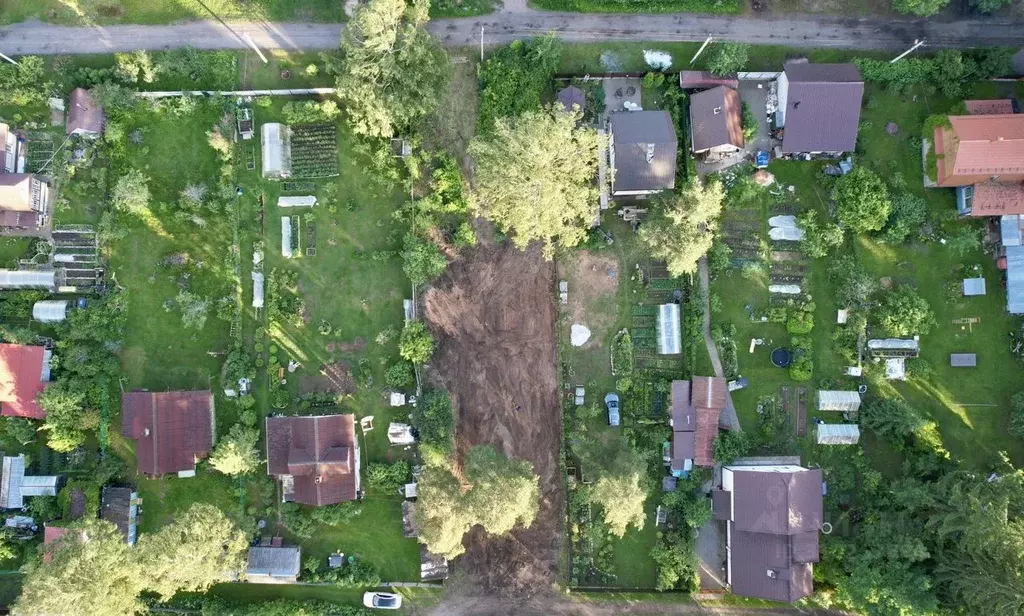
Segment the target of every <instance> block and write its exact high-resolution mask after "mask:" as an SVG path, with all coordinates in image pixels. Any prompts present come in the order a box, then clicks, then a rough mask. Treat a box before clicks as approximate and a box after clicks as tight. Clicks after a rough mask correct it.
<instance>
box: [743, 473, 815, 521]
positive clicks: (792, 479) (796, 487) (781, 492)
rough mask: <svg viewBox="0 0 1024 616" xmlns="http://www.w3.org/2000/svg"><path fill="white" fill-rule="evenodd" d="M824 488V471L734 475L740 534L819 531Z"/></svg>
mask: <svg viewBox="0 0 1024 616" xmlns="http://www.w3.org/2000/svg"><path fill="white" fill-rule="evenodd" d="M821 484H822V474H821V469H812V470H805V471H799V472H764V471H743V470H737V471H733V488H732V491H733V493H734V494H735V496H734V499H735V501H734V509H735V517H734V519H733V522H734V523H735V525H736V528H737V529H738V530H745V531H751V532H755V533H775V534H784V535H792V534H796V533H801V532H807V531H811V530H813V531H817V530H818V529H819V528H820V527H821V522H822V516H823V510H822V496H821Z"/></svg>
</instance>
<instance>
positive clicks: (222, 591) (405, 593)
mask: <svg viewBox="0 0 1024 616" xmlns="http://www.w3.org/2000/svg"><path fill="white" fill-rule="evenodd" d="M391 590H392V591H393V592H397V593H398V594H400V595H402V610H401V611H400V612H399V613H404V612H409V611H413V610H423V609H428V608H430V607H432V606H434V605H436V604H437V603H438V602H439V601H440V600H441V596H442V591H441V590H440V589H434V588H392V589H391ZM363 592H365V589H362V588H338V587H336V586H293V585H289V584H218V585H217V586H214V587H213V588H211V589H210V593H209V594H211V595H214V596H217V597H222V598H224V599H228V600H230V601H238V602H242V603H260V602H263V601H273V600H275V599H319V600H321V601H330V602H331V603H337V604H339V605H362V604H363Z"/></svg>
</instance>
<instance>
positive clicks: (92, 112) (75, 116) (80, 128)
mask: <svg viewBox="0 0 1024 616" xmlns="http://www.w3.org/2000/svg"><path fill="white" fill-rule="evenodd" d="M106 121H107V116H106V114H104V113H103V107H100V106H99V105H98V104H96V101H95V100H94V99H93V97H92V94H91V93H90V92H89V91H88V90H86V89H84V88H75V89H74V90H72V91H71V101H70V104H69V106H68V120H67V125H66V129H67V133H68V134H69V135H81V136H83V137H91V138H96V137H99V136H100V135H102V134H103V126H104V124H106Z"/></svg>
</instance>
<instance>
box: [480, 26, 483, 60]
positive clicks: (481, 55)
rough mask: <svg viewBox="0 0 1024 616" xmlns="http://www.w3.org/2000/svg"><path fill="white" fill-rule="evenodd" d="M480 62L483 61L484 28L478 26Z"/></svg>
mask: <svg viewBox="0 0 1024 616" xmlns="http://www.w3.org/2000/svg"><path fill="white" fill-rule="evenodd" d="M480 61H481V62H483V61H484V27H483V26H480Z"/></svg>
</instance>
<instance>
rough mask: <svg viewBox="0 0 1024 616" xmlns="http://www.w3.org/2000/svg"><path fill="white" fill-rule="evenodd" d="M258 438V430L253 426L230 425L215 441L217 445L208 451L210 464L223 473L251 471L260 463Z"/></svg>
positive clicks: (242, 473)
mask: <svg viewBox="0 0 1024 616" xmlns="http://www.w3.org/2000/svg"><path fill="white" fill-rule="evenodd" d="M259 439H260V432H259V430H257V429H255V428H246V427H245V426H243V425H242V424H240V423H237V424H235V425H233V426H231V430H229V431H228V433H227V434H226V435H225V436H222V437H221V438H220V439H219V440H218V441H217V446H216V447H214V448H213V452H211V453H210V466H212V467H213V468H215V469H217V470H218V471H220V472H222V473H224V474H225V475H245V474H248V473H251V472H253V471H254V470H256V469H257V468H258V467H259V465H260V456H259V453H258V452H257V450H256V442H257V441H259Z"/></svg>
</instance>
